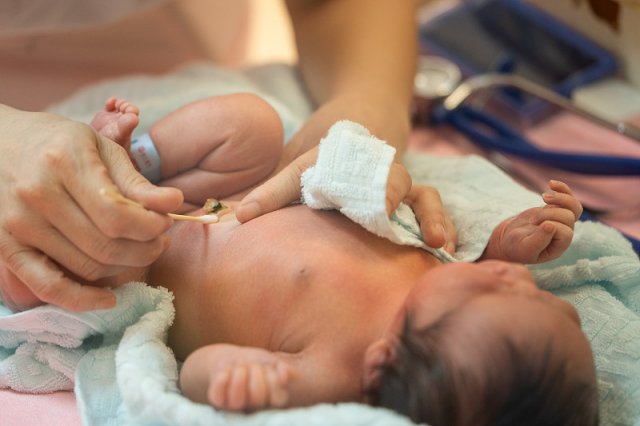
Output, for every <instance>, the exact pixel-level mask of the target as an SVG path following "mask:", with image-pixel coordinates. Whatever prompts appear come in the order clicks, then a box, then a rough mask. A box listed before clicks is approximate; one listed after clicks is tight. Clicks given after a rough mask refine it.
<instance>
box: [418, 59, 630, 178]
mask: <svg viewBox="0 0 640 426" xmlns="http://www.w3.org/2000/svg"><path fill="white" fill-rule="evenodd" d="M495 88H515V89H518V90H520V91H522V92H524V93H527V94H530V95H533V96H535V97H538V98H540V99H543V100H545V101H547V102H549V103H551V104H553V105H555V106H558V107H560V108H562V109H565V110H568V111H570V112H572V113H575V114H577V115H579V116H581V117H583V118H586V119H588V120H590V121H592V122H594V123H596V124H599V125H601V126H603V127H605V128H607V129H611V130H613V131H615V132H617V133H619V134H622V135H624V136H627V137H629V138H631V139H633V140H635V141H638V142H640V129H638V128H636V127H633V126H631V125H629V124H627V123H624V122H612V121H609V120H607V119H605V118H602V117H599V116H597V115H595V114H593V113H591V112H589V111H586V110H584V109H582V108H579V107H578V106H576V105H575V104H573V103H572V102H571V101H570V100H569V99H568V98H565V97H563V96H561V95H558V94H557V93H555V92H553V91H552V90H550V89H547V88H546V87H544V86H541V85H539V84H537V83H534V82H532V81H529V80H527V79H525V78H523V77H520V76H517V75H514V74H498V73H488V74H481V75H477V76H472V77H469V78H467V79H465V80H462V73H461V71H460V68H458V66H457V65H455V64H454V63H453V62H451V61H449V60H447V59H445V58H441V57H438V56H421V57H420V58H419V62H418V70H417V72H416V77H415V82H414V94H415V112H414V115H415V116H417V117H418V118H419V119H421V120H423V121H428V122H430V123H432V124H440V123H448V124H451V125H452V126H453V127H454V128H455V129H456V130H458V131H459V132H461V133H462V134H464V135H465V136H467V137H468V138H469V139H471V140H472V141H473V142H475V143H476V144H478V145H480V146H481V147H483V148H485V149H489V150H492V151H497V152H500V153H503V154H508V155H512V156H515V157H520V158H523V159H525V160H527V161H532V162H536V163H540V164H542V165H545V166H551V167H555V168H558V169H562V170H566V171H570V172H575V173H581V174H587V175H600V176H640V158H630V157H621V156H610V155H594V154H582V153H576V152H568V151H548V150H543V149H540V148H539V147H537V146H536V145H534V144H532V143H531V142H530V141H528V140H527V139H526V138H525V137H524V136H523V135H522V134H520V133H519V132H517V131H515V130H514V129H513V128H512V127H510V126H509V125H508V124H506V123H505V122H504V121H502V120H500V119H498V118H496V117H494V116H492V115H490V114H488V113H486V112H484V111H482V110H480V109H478V108H475V107H473V106H470V105H467V104H465V101H466V100H467V99H469V98H470V97H471V96H472V95H475V94H477V93H478V92H480V91H485V90H489V89H495Z"/></svg>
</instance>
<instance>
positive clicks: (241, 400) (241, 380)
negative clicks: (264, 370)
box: [207, 365, 249, 411]
mask: <svg viewBox="0 0 640 426" xmlns="http://www.w3.org/2000/svg"><path fill="white" fill-rule="evenodd" d="M248 376H249V372H248V370H247V367H245V366H244V365H240V366H236V367H233V368H231V369H229V370H225V371H222V372H220V373H218V374H216V375H215V376H214V377H213V379H212V383H211V386H209V390H208V395H207V397H208V398H209V401H210V402H211V405H213V406H214V407H217V408H220V409H223V410H231V411H242V410H244V409H245V408H246V407H247V402H248V396H247V379H248Z"/></svg>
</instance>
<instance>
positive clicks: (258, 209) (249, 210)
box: [236, 147, 318, 223]
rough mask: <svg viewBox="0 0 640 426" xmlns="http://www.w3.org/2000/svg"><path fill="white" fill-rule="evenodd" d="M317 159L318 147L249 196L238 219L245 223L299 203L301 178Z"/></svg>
mask: <svg viewBox="0 0 640 426" xmlns="http://www.w3.org/2000/svg"><path fill="white" fill-rule="evenodd" d="M317 158H318V148H317V147H316V148H314V149H312V150H310V151H307V152H306V153H304V154H302V155H301V156H300V157H298V158H296V159H295V160H294V161H292V162H291V163H290V164H289V165H287V166H286V167H285V168H284V169H282V170H281V171H280V172H279V173H278V174H276V175H275V176H273V177H272V178H271V179H269V180H267V181H266V182H265V183H263V184H262V185H260V186H258V187H257V188H255V189H254V190H253V191H251V192H250V193H249V194H247V195H246V196H245V197H244V198H243V199H242V201H240V205H239V206H238V208H237V209H236V219H238V221H239V222H240V223H245V222H248V221H250V220H251V219H255V218H256V217H258V216H262V215H263V214H266V213H269V212H272V211H274V210H278V209H280V208H282V207H285V206H287V205H289V204H291V203H292V202H294V201H299V200H300V196H301V194H302V191H301V188H300V177H301V176H302V173H304V171H305V170H306V169H307V168H309V167H311V166H312V165H314V164H315V162H316V159H317Z"/></svg>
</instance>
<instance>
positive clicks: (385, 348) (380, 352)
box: [362, 337, 396, 394]
mask: <svg viewBox="0 0 640 426" xmlns="http://www.w3.org/2000/svg"><path fill="white" fill-rule="evenodd" d="M395 357H396V350H395V346H394V345H393V343H392V342H391V341H390V340H389V339H387V338H384V337H383V338H381V339H378V340H376V341H375V342H373V343H372V344H370V345H369V347H368V348H367V350H366V351H365V353H364V363H363V367H362V368H363V372H362V373H363V374H362V389H363V391H364V392H365V394H366V393H367V392H369V391H372V390H375V389H377V388H378V386H379V385H380V374H381V371H382V369H383V368H384V367H385V366H387V365H389V364H390V363H391V362H393V360H394V359H395Z"/></svg>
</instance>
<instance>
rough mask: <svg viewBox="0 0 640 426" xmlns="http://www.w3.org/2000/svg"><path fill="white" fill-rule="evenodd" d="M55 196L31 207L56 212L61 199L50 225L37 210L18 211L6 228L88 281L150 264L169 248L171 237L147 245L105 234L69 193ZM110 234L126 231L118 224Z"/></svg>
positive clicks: (13, 214)
mask: <svg viewBox="0 0 640 426" xmlns="http://www.w3.org/2000/svg"><path fill="white" fill-rule="evenodd" d="M52 191H56V188H52ZM54 195H55V196H54V197H48V198H43V199H42V200H40V201H38V200H31V205H36V206H38V207H40V211H46V212H53V211H55V210H54V206H52V205H51V203H52V202H54V201H53V200H57V203H58V204H59V206H58V211H57V212H55V213H50V214H49V215H48V216H47V217H46V220H48V223H47V222H46V221H45V220H44V219H45V218H43V217H41V216H39V215H38V214H36V212H34V211H33V210H24V211H20V210H17V211H16V212H13V213H12V214H11V215H8V217H6V218H5V227H6V228H7V230H8V231H9V232H10V233H11V234H12V235H13V236H14V237H16V238H17V239H18V240H19V241H21V242H22V243H23V244H25V245H30V246H33V247H36V248H38V249H39V250H40V251H42V252H43V253H47V254H49V255H50V256H51V257H52V258H53V259H55V260H56V261H57V262H59V263H60V264H63V265H64V266H65V267H66V268H67V269H69V270H70V271H72V272H74V273H75V274H77V275H79V276H81V277H83V278H85V279H87V280H90V281H92V280H95V279H98V278H102V277H105V276H109V275H112V274H115V273H117V272H120V269H113V267H121V266H146V265H149V264H150V263H152V262H153V261H154V260H155V259H157V258H158V257H159V256H160V254H162V252H163V251H164V249H165V248H166V246H167V243H168V241H167V239H168V237H167V236H165V235H160V236H159V237H156V238H154V239H152V240H150V241H146V242H141V241H136V240H134V239H125V238H117V237H110V236H109V235H105V233H104V232H102V230H99V229H98V228H97V227H96V225H95V224H94V223H93V222H92V221H91V220H89V218H88V217H87V216H86V215H85V214H84V213H83V211H82V210H81V209H80V208H79V206H77V205H76V203H75V201H74V200H72V199H71V198H70V197H69V196H68V195H67V194H66V192H64V191H58V194H54ZM23 197H24V196H23ZM34 198H36V197H34ZM128 207H130V206H128ZM130 208H131V209H135V207H130ZM139 210H142V209H139ZM110 231H111V232H112V233H113V234H115V235H118V234H120V233H122V232H124V228H120V227H119V225H118V224H117V223H116V224H115V225H114V226H112V227H111V228H110ZM110 267H112V268H111V269H110Z"/></svg>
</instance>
